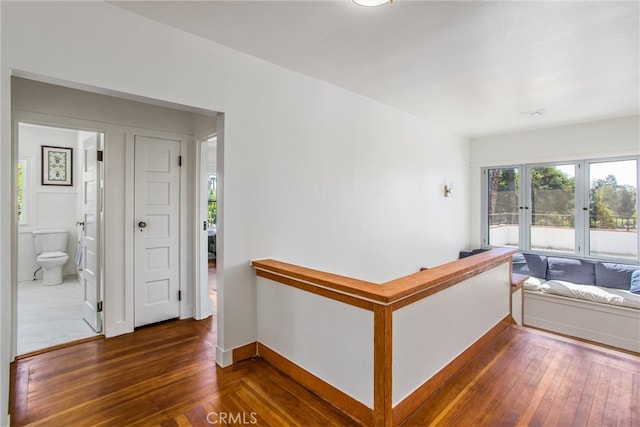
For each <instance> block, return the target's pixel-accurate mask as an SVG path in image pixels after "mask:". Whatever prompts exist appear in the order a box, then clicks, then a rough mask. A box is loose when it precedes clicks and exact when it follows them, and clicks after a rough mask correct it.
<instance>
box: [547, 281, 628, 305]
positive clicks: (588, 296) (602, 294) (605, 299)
mask: <svg viewBox="0 0 640 427" xmlns="http://www.w3.org/2000/svg"><path fill="white" fill-rule="evenodd" d="M540 290H541V291H542V292H543V293H546V294H554V295H561V296H563V297H569V298H577V299H583V300H587V301H593V302H599V303H603V304H612V305H622V303H623V302H624V298H623V297H622V296H620V295H615V294H613V293H611V292H608V291H607V290H606V289H603V288H599V287H597V286H593V285H580V284H576V283H573V282H566V281H563V280H548V281H547V282H545V283H544V284H543V285H542V286H541V287H540Z"/></svg>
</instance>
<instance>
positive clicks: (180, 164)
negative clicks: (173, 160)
mask: <svg viewBox="0 0 640 427" xmlns="http://www.w3.org/2000/svg"><path fill="white" fill-rule="evenodd" d="M178 166H182V156H178Z"/></svg>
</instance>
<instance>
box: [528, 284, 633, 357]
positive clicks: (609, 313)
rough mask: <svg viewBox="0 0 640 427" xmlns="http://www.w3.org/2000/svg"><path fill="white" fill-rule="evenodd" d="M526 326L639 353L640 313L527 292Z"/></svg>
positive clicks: (607, 305)
mask: <svg viewBox="0 0 640 427" xmlns="http://www.w3.org/2000/svg"><path fill="white" fill-rule="evenodd" d="M524 325H525V326H532V327H535V328H540V329H545V330H548V331H552V332H557V333H560V334H564V335H569V336H572V337H576V338H582V339H585V340H589V341H594V342H597V343H601V344H606V345H610V346H612V347H617V348H621V349H625V350H630V351H634V352H636V353H640V310H636V309H633V308H628V307H620V306H614V305H609V304H600V303H595V302H591V301H585V300H578V299H574V298H567V297H562V296H559V295H550V294H544V293H542V292H540V291H529V290H525V291H524Z"/></svg>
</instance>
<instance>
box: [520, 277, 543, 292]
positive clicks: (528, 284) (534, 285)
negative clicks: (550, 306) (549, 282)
mask: <svg viewBox="0 0 640 427" xmlns="http://www.w3.org/2000/svg"><path fill="white" fill-rule="evenodd" d="M543 282H544V279H538V278H537V277H533V276H531V277H529V278H528V279H527V280H525V281H524V283H523V285H522V287H523V288H524V289H526V290H528V291H539V290H540V286H542V283H543Z"/></svg>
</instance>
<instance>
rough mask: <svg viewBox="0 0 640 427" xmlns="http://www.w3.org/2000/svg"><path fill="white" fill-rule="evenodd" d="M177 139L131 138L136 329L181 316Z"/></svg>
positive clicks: (178, 148)
mask: <svg viewBox="0 0 640 427" xmlns="http://www.w3.org/2000/svg"><path fill="white" fill-rule="evenodd" d="M179 155H180V141H173V140H167V139H159V138H149V137H145V136H141V135H136V136H135V190H134V193H135V224H134V227H135V239H134V244H135V266H134V268H135V326H142V325H146V324H149V323H155V322H160V321H163V320H167V319H173V318H176V317H178V316H179V315H180V303H179V300H178V291H179V289H180V282H179V273H180V259H179V243H180V241H179V221H180V203H179V202H180V167H179V163H178V159H179Z"/></svg>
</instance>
